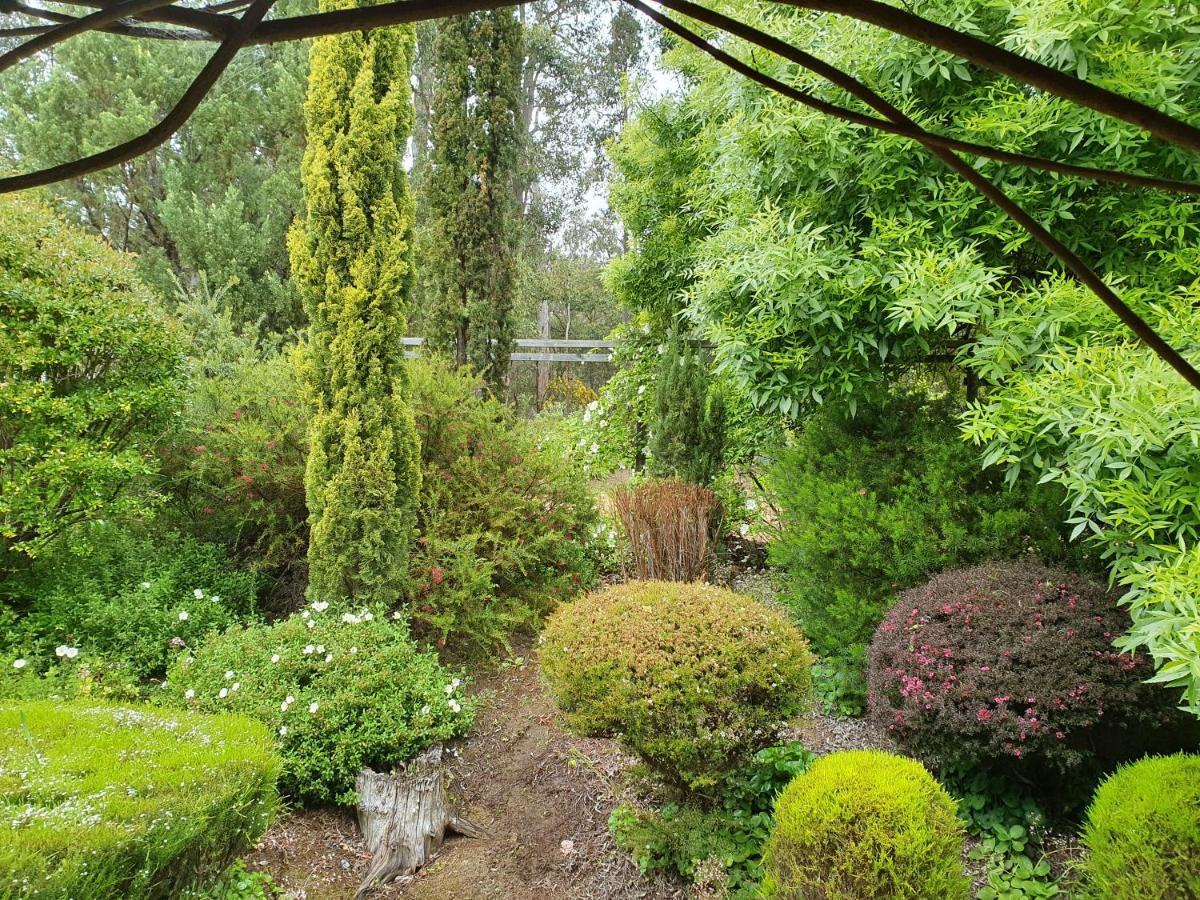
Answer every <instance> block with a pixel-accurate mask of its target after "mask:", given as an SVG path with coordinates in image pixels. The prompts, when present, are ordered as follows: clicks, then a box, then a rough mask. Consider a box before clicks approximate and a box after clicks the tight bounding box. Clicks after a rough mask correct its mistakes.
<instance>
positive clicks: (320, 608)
mask: <svg viewBox="0 0 1200 900" xmlns="http://www.w3.org/2000/svg"><path fill="white" fill-rule="evenodd" d="M312 608H313V610H314V611H315V612H325V610H327V609H329V604H328V603H326V602H325V601H324V600H314V601H313V605H312Z"/></svg>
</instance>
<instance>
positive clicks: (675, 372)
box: [649, 333, 725, 485]
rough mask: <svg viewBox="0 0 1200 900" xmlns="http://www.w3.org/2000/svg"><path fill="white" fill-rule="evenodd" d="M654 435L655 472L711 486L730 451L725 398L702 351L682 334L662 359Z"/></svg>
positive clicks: (674, 338) (652, 460) (675, 335)
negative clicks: (693, 346)
mask: <svg viewBox="0 0 1200 900" xmlns="http://www.w3.org/2000/svg"><path fill="white" fill-rule="evenodd" d="M654 403H655V406H654V421H653V424H652V425H651V431H650V434H651V437H650V454H649V455H650V465H649V468H650V473H651V474H652V475H657V476H660V477H676V478H682V479H684V480H685V481H690V482H692V483H693V484H703V485H707V484H709V483H710V482H712V480H713V479H714V478H715V477H716V476H717V473H718V472H719V471H720V470H721V465H722V463H723V462H724V455H725V434H724V431H725V401H724V398H723V397H722V396H721V393H720V391H719V390H714V388H713V386H712V385H711V383H710V379H709V377H708V368H707V365H706V363H705V360H704V357H703V351H701V350H699V349H693V348H692V347H690V346H689V345H688V344H687V343H686V342H685V341H684V340H682V339H681V338H680V337H679V335H678V333H673V334H672V335H671V339H670V340H669V341H668V342H667V345H666V352H665V353H664V354H663V355H662V358H661V361H660V363H659V377H658V382H657V384H656V385H655V392H654Z"/></svg>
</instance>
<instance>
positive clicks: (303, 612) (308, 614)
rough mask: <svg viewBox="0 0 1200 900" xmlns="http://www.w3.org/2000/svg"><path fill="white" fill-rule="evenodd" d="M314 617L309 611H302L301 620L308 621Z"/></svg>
mask: <svg viewBox="0 0 1200 900" xmlns="http://www.w3.org/2000/svg"><path fill="white" fill-rule="evenodd" d="M311 615H312V613H310V612H309V611H308V610H307V609H302V610H300V618H302V619H307V618H309V617H310V616H311Z"/></svg>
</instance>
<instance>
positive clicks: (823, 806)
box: [763, 750, 970, 900]
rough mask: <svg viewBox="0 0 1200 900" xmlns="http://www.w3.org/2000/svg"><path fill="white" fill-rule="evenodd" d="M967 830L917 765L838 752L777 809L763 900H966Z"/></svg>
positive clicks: (875, 754)
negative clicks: (964, 838) (878, 899)
mask: <svg viewBox="0 0 1200 900" xmlns="http://www.w3.org/2000/svg"><path fill="white" fill-rule="evenodd" d="M962 854H963V825H962V823H961V822H960V821H959V819H958V817H957V815H956V814H955V807H954V801H953V800H951V799H950V795H949V794H947V793H946V791H945V790H944V789H943V788H942V786H941V785H939V784H938V783H937V782H936V781H934V779H933V777H932V776H931V775H930V774H929V773H928V772H927V771H926V770H925V768H924V767H923V766H922V765H921V764H920V763H918V762H916V761H915V760H911V759H905V758H904V757H901V756H895V755H893V754H890V753H884V752H882V751H879V750H854V751H850V752H847V753H834V754H832V755H830V756H826V757H824V758H822V759H819V760H817V762H816V763H814V764H813V766H812V768H810V769H809V770H808V771H807V772H806V773H804V774H803V775H800V776H798V777H797V778H795V779H794V780H793V781H792V783H791V784H789V785H788V787H787V788H786V789H785V790H784V792H783V793H782V794H781V795H780V796H779V800H778V801H777V802H776V805H775V827H774V830H773V831H772V833H771V837H770V839H769V840H768V842H767V847H766V853H765V856H764V859H763V866H764V869H765V871H766V875H765V878H764V881H763V894H764V896H766V897H768V898H772V900H809V898H813V897H820V898H823V900H874V898H881V897H887V898H892V900H959V898H961V900H965V898H966V897H967V896H968V889H969V887H970V881H969V880H968V879H967V877H966V876H965V875H964V874H963V869H962Z"/></svg>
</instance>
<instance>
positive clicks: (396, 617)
mask: <svg viewBox="0 0 1200 900" xmlns="http://www.w3.org/2000/svg"><path fill="white" fill-rule="evenodd" d="M392 618H393V619H396V620H399V618H400V610H396V611H395V612H394V613H392Z"/></svg>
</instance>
